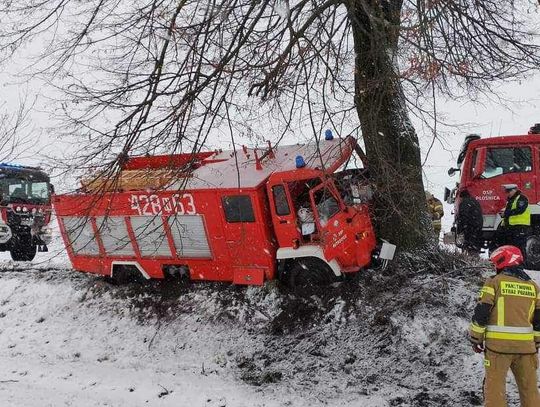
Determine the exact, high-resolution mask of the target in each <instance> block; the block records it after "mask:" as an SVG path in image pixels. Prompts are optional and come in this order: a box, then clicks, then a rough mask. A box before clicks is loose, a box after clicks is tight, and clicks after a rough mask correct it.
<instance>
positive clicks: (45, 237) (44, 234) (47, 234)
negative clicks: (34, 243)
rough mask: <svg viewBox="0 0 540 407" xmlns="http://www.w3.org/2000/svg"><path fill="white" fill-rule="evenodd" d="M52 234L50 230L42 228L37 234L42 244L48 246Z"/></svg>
mask: <svg viewBox="0 0 540 407" xmlns="http://www.w3.org/2000/svg"><path fill="white" fill-rule="evenodd" d="M52 233H53V231H52V229H51V228H42V229H41V231H40V232H39V237H40V238H41V240H42V241H43V243H45V244H49V243H51V240H52Z"/></svg>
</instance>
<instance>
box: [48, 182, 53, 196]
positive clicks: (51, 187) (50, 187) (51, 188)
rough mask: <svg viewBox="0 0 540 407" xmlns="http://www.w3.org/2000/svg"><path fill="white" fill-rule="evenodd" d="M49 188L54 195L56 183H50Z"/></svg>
mask: <svg viewBox="0 0 540 407" xmlns="http://www.w3.org/2000/svg"><path fill="white" fill-rule="evenodd" d="M49 190H50V191H51V195H53V194H54V185H53V184H50V185H49Z"/></svg>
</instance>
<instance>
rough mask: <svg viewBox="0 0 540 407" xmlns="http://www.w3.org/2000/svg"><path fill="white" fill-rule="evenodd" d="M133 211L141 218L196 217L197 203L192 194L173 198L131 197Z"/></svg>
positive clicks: (155, 196)
mask: <svg viewBox="0 0 540 407" xmlns="http://www.w3.org/2000/svg"><path fill="white" fill-rule="evenodd" d="M130 200H131V209H133V210H134V211H136V212H137V214H138V215H140V216H155V215H169V214H179V215H195V214H196V213H197V209H196V208H195V201H194V200H193V195H191V194H174V195H171V196H159V195H155V194H154V195H144V194H143V195H138V194H134V195H131V198H130Z"/></svg>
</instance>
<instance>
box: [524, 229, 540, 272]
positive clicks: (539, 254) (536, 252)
mask: <svg viewBox="0 0 540 407" xmlns="http://www.w3.org/2000/svg"><path fill="white" fill-rule="evenodd" d="M525 251H526V254H527V255H526V261H525V267H527V268H529V269H531V270H540V237H538V236H530V237H529V238H528V239H527V246H526V248H525Z"/></svg>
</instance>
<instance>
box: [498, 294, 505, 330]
mask: <svg viewBox="0 0 540 407" xmlns="http://www.w3.org/2000/svg"><path fill="white" fill-rule="evenodd" d="M504 319H505V318H504V297H499V298H498V299H497V325H499V326H504V325H505V323H504Z"/></svg>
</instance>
